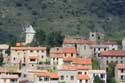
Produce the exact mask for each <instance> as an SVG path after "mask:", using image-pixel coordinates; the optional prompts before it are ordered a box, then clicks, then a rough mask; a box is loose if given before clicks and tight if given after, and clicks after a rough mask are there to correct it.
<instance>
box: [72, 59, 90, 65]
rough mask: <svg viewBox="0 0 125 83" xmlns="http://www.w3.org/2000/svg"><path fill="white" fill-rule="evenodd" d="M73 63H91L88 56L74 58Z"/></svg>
mask: <svg viewBox="0 0 125 83" xmlns="http://www.w3.org/2000/svg"><path fill="white" fill-rule="evenodd" d="M73 63H74V64H81V65H90V64H92V61H91V59H90V58H74V59H73Z"/></svg>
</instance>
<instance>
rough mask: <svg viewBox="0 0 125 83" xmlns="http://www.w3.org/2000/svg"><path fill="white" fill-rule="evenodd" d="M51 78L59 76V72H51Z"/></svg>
mask: <svg viewBox="0 0 125 83" xmlns="http://www.w3.org/2000/svg"><path fill="white" fill-rule="evenodd" d="M50 78H59V75H58V74H57V73H50Z"/></svg>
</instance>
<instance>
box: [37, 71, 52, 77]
mask: <svg viewBox="0 0 125 83" xmlns="http://www.w3.org/2000/svg"><path fill="white" fill-rule="evenodd" d="M35 75H36V76H43V77H44V76H47V77H49V76H50V73H49V72H39V73H35Z"/></svg>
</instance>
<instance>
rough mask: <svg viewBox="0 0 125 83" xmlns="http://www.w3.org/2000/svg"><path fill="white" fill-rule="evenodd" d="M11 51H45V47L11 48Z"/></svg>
mask: <svg viewBox="0 0 125 83" xmlns="http://www.w3.org/2000/svg"><path fill="white" fill-rule="evenodd" d="M11 50H46V47H11Z"/></svg>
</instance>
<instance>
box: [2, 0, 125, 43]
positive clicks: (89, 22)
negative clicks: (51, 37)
mask: <svg viewBox="0 0 125 83" xmlns="http://www.w3.org/2000/svg"><path fill="white" fill-rule="evenodd" d="M27 24H31V25H33V27H34V28H35V29H39V28H41V29H43V30H44V31H45V32H46V33H49V32H50V31H62V33H64V34H67V35H73V36H74V35H75V36H76V35H84V36H87V35H88V32H90V31H101V32H105V33H106V34H107V38H111V39H115V40H121V39H122V38H123V37H124V35H125V28H124V26H125V0H0V29H2V30H3V31H7V32H9V34H11V35H14V36H16V37H17V38H18V39H20V38H21V36H20V34H22V32H23V29H22V28H23V27H24V26H25V25H27ZM3 34H5V33H3ZM0 36H1V37H2V35H0ZM0 41H4V40H3V39H2V40H0Z"/></svg>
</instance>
